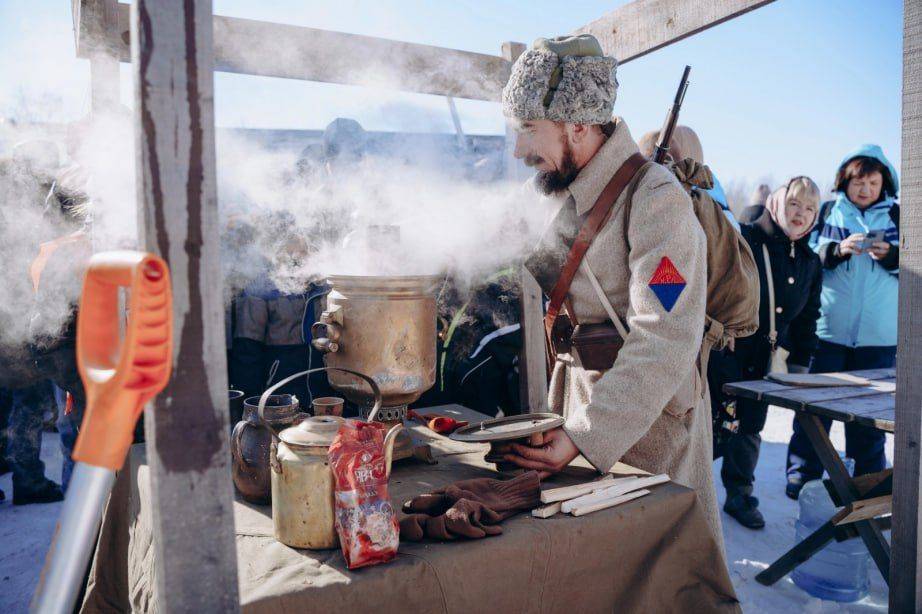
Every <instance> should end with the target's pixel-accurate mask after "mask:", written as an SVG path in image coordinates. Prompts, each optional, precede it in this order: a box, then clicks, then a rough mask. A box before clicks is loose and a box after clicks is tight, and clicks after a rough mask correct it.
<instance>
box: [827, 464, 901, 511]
mask: <svg viewBox="0 0 922 614" xmlns="http://www.w3.org/2000/svg"><path fill="white" fill-rule="evenodd" d="M852 485H853V486H854V487H855V490H856V491H857V492H858V496H859V497H861V498H862V499H866V498H869V497H879V496H881V495H889V494H893V469H884V470H883V471H878V472H876V473H866V474H864V475H859V476H858V477H855V478H852ZM823 486H825V487H826V492H827V493H829V498H830V499H831V500H832V502H833V503H834V504H835V506H836V507H842V506H843V505H845V503H844V502H843V501H842V500H841V499H840V498H839V493H837V492H836V489H835V487H834V486H833V484H832V480H829V479H826V480H823Z"/></svg>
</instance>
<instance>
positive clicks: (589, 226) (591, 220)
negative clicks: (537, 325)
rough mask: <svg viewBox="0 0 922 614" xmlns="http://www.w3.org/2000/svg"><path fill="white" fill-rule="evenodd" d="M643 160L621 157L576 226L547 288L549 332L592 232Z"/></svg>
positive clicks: (610, 208) (608, 212) (634, 157)
mask: <svg viewBox="0 0 922 614" xmlns="http://www.w3.org/2000/svg"><path fill="white" fill-rule="evenodd" d="M646 163H647V159H646V158H645V157H644V156H642V155H641V154H640V153H635V154H634V155H632V156H631V157H630V158H628V159H627V160H625V162H624V164H622V165H621V167H620V168H619V169H618V170H617V171H615V174H614V175H613V176H612V178H611V180H609V182H608V185H606V186H605V188H604V189H603V190H602V193H601V194H599V197H598V198H597V199H596V201H595V204H594V205H592V209H591V210H590V211H589V215H588V217H587V218H586V221H585V222H583V225H582V227H581V228H580V229H579V233H578V234H577V235H576V240H574V241H573V246H572V247H571V248H570V252H569V253H568V254H567V260H566V261H565V262H564V265H563V269H562V270H561V271H560V276H559V277H558V278H557V283H556V284H554V288H553V289H552V290H551V297H550V302H549V303H548V307H547V315H546V316H545V317H544V327H545V329H546V330H547V331H548V333H550V331H551V329H552V328H553V327H554V321H555V320H556V319H557V316H558V315H559V314H560V307H561V306H562V305H563V302H564V299H565V298H566V297H567V292H569V291H570V284H571V283H573V277H574V276H575V275H576V271H577V269H579V265H580V263H581V262H582V261H583V257H584V256H585V255H586V252H587V251H588V250H589V246H590V245H592V241H593V239H595V237H596V235H597V234H598V233H599V229H601V228H602V226H604V225H605V222H607V221H608V218H609V217H610V216H611V211H612V207H614V206H615V203H616V202H617V201H618V197H619V196H621V192H623V191H624V188H625V187H626V186H627V184H628V183H630V181H631V179H632V178H633V177H634V174H635V173H636V172H637V171H638V170H639V169H640V168H641V167H642V166H643V165H644V164H646Z"/></svg>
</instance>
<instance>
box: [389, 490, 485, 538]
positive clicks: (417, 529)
mask: <svg viewBox="0 0 922 614" xmlns="http://www.w3.org/2000/svg"><path fill="white" fill-rule="evenodd" d="M502 519H503V516H502V514H499V513H498V512H496V511H494V510H491V509H490V508H489V507H487V506H485V505H484V504H483V503H480V502H478V501H471V500H469V499H459V500H458V501H456V502H455V503H454V504H453V505H452V506H451V507H450V508H448V509H447V510H445V512H444V513H442V514H440V515H438V516H429V515H427V514H410V515H409V516H406V517H404V518H403V519H402V520H401V521H400V537H401V538H402V539H406V540H408V541H414V542H418V541H421V540H422V539H423V538H424V537H428V538H429V539H437V540H442V541H450V540H453V539H458V538H466V539H480V538H482V537H486V536H488V535H499V534H500V533H502V532H503V529H502V527H500V526H498V523H499V522H500V521H501V520H502Z"/></svg>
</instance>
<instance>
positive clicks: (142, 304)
mask: <svg viewBox="0 0 922 614" xmlns="http://www.w3.org/2000/svg"><path fill="white" fill-rule="evenodd" d="M120 287H124V288H127V289H128V302H127V315H128V322H127V326H126V328H125V338H124V340H122V341H120V338H119V337H120V335H119V304H118V297H119V293H118V289H119V288H120ZM172 363H173V299H172V294H171V292H170V271H169V268H168V267H167V265H166V262H164V261H163V260H162V259H160V258H158V257H157V256H154V255H153V254H147V253H143V252H134V251H120V252H104V253H100V254H96V255H95V256H93V257H92V258H91V259H90V264H89V267H88V268H87V271H86V275H85V277H84V279H83V294H82V295H81V297H80V310H79V311H78V312H77V367H78V368H79V370H80V378H81V379H82V380H83V386H84V388H85V390H86V411H85V415H84V417H83V424H82V426H81V428H80V435H79V436H78V437H77V443H76V445H75V446H74V460H76V461H79V462H82V463H87V464H89V465H94V466H96V467H105V468H108V469H112V470H113V471H117V470H118V469H121V467H122V464H123V463H124V461H125V456H126V455H127V453H128V448H129V446H131V442H132V436H133V434H134V427H135V425H136V424H137V421H138V417H139V416H140V415H141V412H142V411H143V410H144V405H145V404H146V403H147V402H148V401H149V400H150V399H152V398H153V397H154V396H155V395H156V394H157V393H159V392H160V391H161V390H163V388H164V387H165V386H166V384H167V382H168V381H169V379H170V372H171V370H172Z"/></svg>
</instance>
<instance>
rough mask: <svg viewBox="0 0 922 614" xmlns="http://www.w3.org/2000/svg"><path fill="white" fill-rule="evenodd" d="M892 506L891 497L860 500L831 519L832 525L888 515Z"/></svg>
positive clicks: (847, 506)
mask: <svg viewBox="0 0 922 614" xmlns="http://www.w3.org/2000/svg"><path fill="white" fill-rule="evenodd" d="M892 505H893V495H884V496H882V497H874V498H873V499H862V500H861V501H855V502H854V503H850V504H849V505H846V506H845V507H844V508H842V509H841V510H839V512H838V513H836V515H835V516H833V517H832V523H833V524H834V525H836V526H839V525H843V524H852V523H855V522H858V521H859V520H869V519H871V518H876V517H878V516H884V515H885V514H889V513H890V509H891V507H892Z"/></svg>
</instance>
